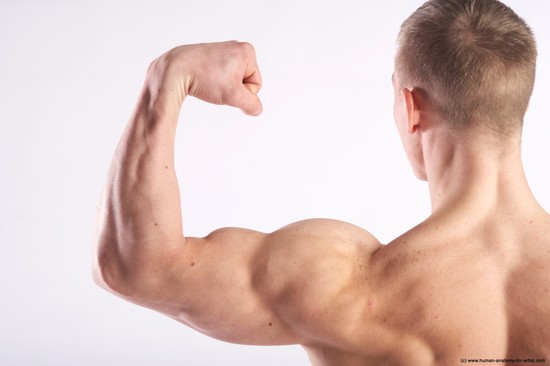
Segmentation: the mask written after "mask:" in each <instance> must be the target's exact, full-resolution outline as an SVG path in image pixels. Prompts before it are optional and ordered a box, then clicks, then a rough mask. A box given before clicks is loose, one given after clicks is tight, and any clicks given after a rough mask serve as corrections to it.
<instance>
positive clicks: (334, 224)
mask: <svg viewBox="0 0 550 366" xmlns="http://www.w3.org/2000/svg"><path fill="white" fill-rule="evenodd" d="M271 239H272V240H274V241H275V242H278V243H279V244H282V243H289V244H290V243H293V244H303V245H334V246H335V247H339V248H344V247H350V248H351V247H357V248H359V249H361V250H366V251H369V250H377V249H378V248H379V247H380V246H381V244H380V242H379V241H378V240H377V239H376V238H375V237H374V236H373V235H372V234H371V233H369V232H368V231H367V230H365V229H363V228H361V227H359V226H356V225H353V224H351V223H348V222H344V221H338V220H332V219H309V220H303V221H298V222H295V223H292V224H290V225H287V226H285V227H283V228H281V229H279V230H277V231H275V232H274V233H273V234H271ZM280 241H282V243H281V242H280ZM295 241H297V243H295Z"/></svg>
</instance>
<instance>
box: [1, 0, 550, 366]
mask: <svg viewBox="0 0 550 366" xmlns="http://www.w3.org/2000/svg"><path fill="white" fill-rule="evenodd" d="M421 3H422V1H420V0H419V1H416V0H415V1H412V0H393V1H391V2H390V1H384V2H383V1H376V2H375V1H370V2H369V1H359V0H357V1H341V0H333V1H302V2H298V1H292V0H283V1H277V2H275V1H271V2H267V1H252V0H250V1H247V0H234V1H222V0H219V1H215V0H201V1H198V0H195V1H169V0H161V1H159V0H155V1H145V0H137V1H135V0H132V1H131V0H124V1H107V0H98V1H86V2H85V1H69V0H66V1H63V0H40V1H39V0H0V126H1V128H0V172H1V173H0V174H1V176H0V177H1V179H0V364H1V365H56V366H62V365H81V366H83V365H133V366H140V365H167V366H168V365H220V364H223V365H295V364H306V362H307V361H306V357H305V355H304V354H303V353H302V351H301V350H300V349H299V348H298V347H275V348H260V347H247V346H236V345H229V344H225V343H221V342H218V341H214V340H211V339H209V338H207V337H205V336H202V335H200V334H198V333H195V332H193V331H191V330H188V329H186V328H185V327H184V326H182V325H180V324H178V323H176V322H174V321H172V320H170V319H168V318H165V317H163V316H161V315H159V314H157V313H154V312H152V311H149V310H146V309H143V308H140V307H137V306H135V305H132V304H129V303H126V302H124V301H122V300H120V299H118V298H116V297H114V296H112V295H109V294H108V293H106V292H105V291H103V290H101V289H99V288H98V287H96V286H95V285H94V284H93V282H92V280H91V277H90V274H89V263H90V255H91V236H92V230H93V220H94V215H95V211H96V205H97V201H98V197H99V194H100V190H101V186H102V184H103V181H104V179H105V175H106V170H107V167H108V164H109V160H110V157H111V154H112V153H113V150H114V148H115V146H116V143H117V141H118V138H119V136H120V134H121V132H122V130H123V128H124V125H125V122H126V120H127V119H128V116H129V115H130V113H131V110H132V108H133V103H134V101H135V99H136V97H137V94H138V92H139V89H140V87H141V83H142V80H143V76H144V72H145V70H146V68H147V66H148V64H149V62H150V61H151V60H152V59H154V58H155V57H156V56H158V55H159V54H161V53H162V52H164V51H166V50H167V49H169V48H171V47H173V46H176V45H178V44H185V43H196V42H206V41H219V40H227V39H237V40H246V41H249V42H251V43H253V44H254V45H255V47H256V50H257V54H258V60H259V63H260V67H261V70H262V73H263V77H264V88H263V90H262V91H261V97H262V100H263V103H264V108H265V110H264V113H263V115H262V116H261V117H259V118H251V117H247V116H245V115H244V114H242V113H241V112H240V111H238V110H233V109H231V108H229V107H220V106H212V105H207V104H205V103H203V102H200V101H196V100H191V99H190V100H187V101H186V104H185V106H184V110H183V113H182V118H181V124H180V127H179V130H178V137H177V159H176V162H177V170H178V173H179V179H180V184H181V185H182V196H183V205H184V206H183V207H184V216H185V217H184V225H185V230H186V233H187V234H188V235H194V236H202V235H205V234H207V233H208V232H210V231H211V230H212V229H215V228H217V227H223V226H241V227H249V228H252V229H257V230H262V231H273V230H275V229H277V228H278V227H280V226H283V225H285V224H287V223H289V222H292V221H296V220H299V219H303V218H308V217H329V218H336V219H341V220H346V221H350V222H352V223H354V224H357V225H360V226H362V227H364V228H366V229H368V230H369V231H371V232H372V233H373V234H374V235H376V236H377V237H378V238H379V239H380V240H381V241H382V242H388V241H389V240H391V239H392V238H393V237H395V236H397V235H398V234H399V233H401V232H403V231H405V230H406V229H407V228H409V227H411V226H412V225H414V224H415V223H417V222H419V221H420V220H422V219H423V218H425V217H426V216H427V215H428V214H429V202H428V192H427V186H426V185H425V184H424V183H422V182H418V181H416V180H415V178H414V177H413V175H412V173H411V170H410V168H409V166H408V163H407V160H406V158H405V156H404V154H403V153H402V148H401V146H400V143H399V138H398V135H397V133H396V132H395V131H394V125H393V120H392V104H391V103H392V100H393V99H392V88H391V83H390V76H391V73H392V69H393V55H394V45H395V38H396V35H397V31H398V28H399V25H400V24H401V22H402V21H403V20H404V19H405V17H406V16H408V15H409V14H410V13H411V12H412V11H413V10H414V9H416V8H417V7H418V6H419V5H420V4H421ZM507 3H508V4H509V5H511V6H512V7H513V8H514V9H515V10H516V11H517V12H518V13H519V14H520V15H521V16H523V17H524V18H525V19H526V20H527V21H528V22H529V23H530V25H531V26H532V28H533V29H534V32H535V34H536V37H537V40H538V43H539V53H540V57H539V69H538V78H537V84H536V89H535V93H534V96H533V99H532V102H531V108H530V111H529V112H528V115H527V117H526V127H525V133H524V161H525V166H526V171H527V175H528V178H529V180H530V182H531V185H532V189H533V191H534V193H535V195H536V196H537V197H538V198H539V200H540V202H541V203H542V205H543V206H544V207H546V209H547V210H549V209H550V190H549V187H550V174H549V172H548V171H549V167H550V146H549V145H550V123H549V119H548V115H549V114H550V106H549V104H550V103H548V99H549V97H550V90H549V85H548V84H549V82H550V75H549V73H550V62H549V59H550V37H549V35H550V22H548V19H549V17H550V3H549V2H548V1H546V0H514V1H512V0H508V1H507Z"/></svg>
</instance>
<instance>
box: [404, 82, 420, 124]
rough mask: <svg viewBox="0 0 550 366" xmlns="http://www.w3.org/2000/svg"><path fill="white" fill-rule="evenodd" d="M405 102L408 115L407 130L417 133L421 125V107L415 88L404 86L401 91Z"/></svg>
mask: <svg viewBox="0 0 550 366" xmlns="http://www.w3.org/2000/svg"><path fill="white" fill-rule="evenodd" d="M401 95H402V98H403V102H404V103H405V110H406V117H407V132H408V133H415V132H416V130H417V129H418V128H419V127H420V108H419V103H418V102H419V101H418V95H417V94H416V93H415V91H414V90H409V89H408V88H403V90H402V91H401Z"/></svg>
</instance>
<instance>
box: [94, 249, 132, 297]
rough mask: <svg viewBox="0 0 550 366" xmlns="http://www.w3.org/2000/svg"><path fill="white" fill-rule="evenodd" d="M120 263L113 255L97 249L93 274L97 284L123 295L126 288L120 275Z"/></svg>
mask: <svg viewBox="0 0 550 366" xmlns="http://www.w3.org/2000/svg"><path fill="white" fill-rule="evenodd" d="M120 273H121V269H120V265H119V264H117V263H116V261H115V260H114V258H112V256H111V255H108V254H107V253H105V252H104V251H101V250H97V252H96V253H95V254H94V257H93V259H92V266H91V275H92V279H93V281H94V282H95V284H96V285H98V286H99V287H101V288H103V289H104V290H107V291H109V292H111V293H114V294H117V295H122V293H123V292H125V291H124V288H125V287H127V285H125V284H124V282H125V281H124V280H123V277H122V276H120Z"/></svg>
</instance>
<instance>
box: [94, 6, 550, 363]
mask: <svg viewBox="0 0 550 366" xmlns="http://www.w3.org/2000/svg"><path fill="white" fill-rule="evenodd" d="M535 59H536V48H535V42H534V39H533V35H532V33H531V31H530V30H529V28H528V27H527V25H526V24H525V23H524V22H523V21H522V20H521V19H520V18H519V17H518V16H517V15H516V14H515V13H514V12H513V11H512V10H510V9H509V8H507V7H506V6H505V5H503V4H501V3H500V2H498V1H496V0H431V1H429V2H427V3H425V4H424V5H423V6H422V7H421V8H419V9H418V10H417V11H416V12H415V13H414V14H413V15H412V16H411V17H409V18H408V19H407V20H406V21H405V23H404V24H403V26H402V28H401V32H400V34H399V40H398V50H397V56H396V61H395V73H394V75H393V85H394V88H395V122H396V125H397V129H398V131H399V133H400V135H401V139H402V142H403V145H404V147H405V151H406V153H407V156H408V158H409V160H410V162H411V164H412V167H413V169H414V172H415V174H416V175H417V177H418V178H420V179H424V180H427V181H428V183H429V188H430V194H431V201H432V214H431V216H430V217H429V218H428V219H427V220H426V221H424V222H422V223H420V224H419V225H418V226H416V227H414V228H412V229H411V230H410V231H408V232H406V233H404V234H402V235H401V236H399V237H397V238H396V239H395V240H393V241H392V242H391V243H389V244H387V245H381V244H380V243H379V242H378V241H377V240H376V239H375V238H374V237H373V236H372V235H370V234H369V233H368V232H367V231H365V230H363V229H361V228H358V227H356V226H353V225H351V224H347V223H344V222H339V221H332V220H308V221H302V222H297V223H294V224H290V225H288V226H286V227H284V228H282V229H280V230H277V231H275V232H273V233H270V234H265V233H260V232H256V231H252V230H245V229H237V228H225V229H220V230H216V231H214V232H213V233H211V234H210V235H208V236H206V237H205V238H193V237H186V236H184V233H183V229H182V222H181V221H182V220H181V209H180V197H179V193H178V183H177V180H176V174H175V172H174V136H175V131H176V125H177V122H178V116H179V112H180V107H181V105H182V103H183V101H184V100H185V99H186V98H187V97H188V96H194V97H197V98H199V99H202V100H205V101H207V102H210V103H214V104H227V105H231V106H235V107H238V108H240V109H242V110H243V111H244V112H246V113H248V114H250V115H257V114H259V113H260V112H261V111H262V105H261V103H260V100H259V98H258V96H257V93H258V91H259V89H260V86H261V83H262V80H261V76H260V71H259V69H258V66H257V64H256V59H255V54H254V49H253V48H252V46H251V45H249V44H246V43H238V42H227V43H217V44H202V45H191V46H183V47H178V48H175V49H173V50H171V51H169V52H167V53H166V54H164V55H162V56H161V57H160V58H158V59H157V60H155V61H154V62H153V63H152V64H151V66H150V68H149V70H148V73H147V77H146V81H145V85H144V88H143V91H142V93H141V96H140V98H139V100H138V103H137V106H136V108H135V112H134V113H133V116H132V117H131V119H130V122H129V124H128V126H127V128H126V130H125V132H124V135H123V136H122V139H121V141H120V144H119V146H118V149H117V151H116V153H115V156H114V159H113V163H112V166H111V169H110V172H109V176H108V180H107V185H106V189H105V194H104V198H103V206H102V209H101V214H100V217H99V230H98V238H97V243H98V246H97V263H96V266H95V278H96V281H97V282H98V283H99V284H100V285H101V286H103V287H105V288H106V289H108V290H109V291H111V292H113V293H115V294H117V295H118V296H121V297H122V298H124V299H126V300H129V301H131V302H134V303H137V304H140V305H142V306H146V307H149V308H151V309H154V310H156V311H159V312H161V313H164V314H166V315H168V316H169V317H172V318H174V319H175V320H177V321H179V322H181V323H183V324H186V325H188V326H190V327H192V328H194V329H196V330H198V331H199V332H202V333H204V334H206V335H208V336H211V337H214V338H217V339H220V340H224V341H228V342H236V343H244V344H259V345H281V344H300V345H302V346H303V347H304V348H305V350H306V351H307V353H308V355H309V358H310V360H311V363H312V364H313V365H335V366H338V365H362V366H364V365H409V366H410V365H455V364H458V363H460V360H461V358H477V359H479V358H482V359H516V358H522V359H523V358H531V359H535V358H538V359H546V360H547V361H546V362H550V215H548V214H547V213H546V212H545V211H544V210H543V208H542V207H541V206H540V205H539V204H538V203H537V201H536V200H535V198H534V197H533V195H532V194H531V192H530V189H529V186H528V184H527V181H526V179H525V176H524V172H523V168H522V163H521V157H520V137H521V129H522V121H523V116H524V114H525V111H526V109H527V105H528V102H529V98H530V95H531V92H532V88H533V83H534V74H535Z"/></svg>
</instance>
